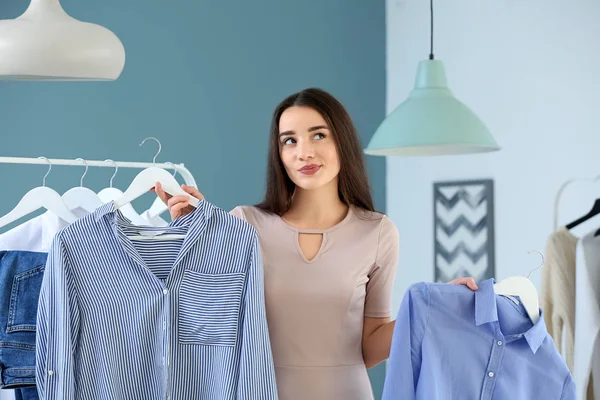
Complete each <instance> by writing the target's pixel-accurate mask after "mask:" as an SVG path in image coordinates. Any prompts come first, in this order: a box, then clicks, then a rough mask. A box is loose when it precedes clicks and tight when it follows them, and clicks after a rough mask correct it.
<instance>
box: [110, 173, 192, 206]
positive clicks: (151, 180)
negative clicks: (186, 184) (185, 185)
mask: <svg viewBox="0 0 600 400" xmlns="http://www.w3.org/2000/svg"><path fill="white" fill-rule="evenodd" d="M156 182H159V183H160V184H161V185H162V187H163V190H164V191H165V192H167V193H169V194H170V195H171V196H176V195H180V194H181V195H185V196H188V197H189V198H190V200H189V201H190V205H191V206H193V207H198V203H199V200H198V199H197V198H195V197H193V196H190V195H189V194H188V193H186V192H185V191H184V190H183V189H182V188H181V186H179V183H178V182H177V181H176V180H175V178H173V175H171V174H170V173H169V172H168V171H167V170H164V169H162V168H158V167H150V168H146V169H144V170H143V171H142V172H140V173H139V174H137V176H136V177H135V178H134V179H133V181H132V182H131V184H130V185H129V187H128V188H127V190H126V191H125V193H123V196H121V197H119V198H118V199H116V200H115V208H117V209H120V208H121V207H123V206H124V205H125V204H128V203H131V202H132V201H133V200H135V199H137V198H138V197H140V196H142V195H143V194H145V193H148V192H149V191H150V190H151V189H152V188H153V187H154V186H156Z"/></svg>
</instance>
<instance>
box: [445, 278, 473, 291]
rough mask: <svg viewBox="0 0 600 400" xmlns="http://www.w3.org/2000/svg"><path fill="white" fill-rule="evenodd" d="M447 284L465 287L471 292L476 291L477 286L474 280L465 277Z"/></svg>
mask: <svg viewBox="0 0 600 400" xmlns="http://www.w3.org/2000/svg"><path fill="white" fill-rule="evenodd" d="M448 283H451V284H453V285H465V286H467V287H468V288H469V289H471V290H477V289H478V288H477V284H476V283H475V279H473V278H471V277H467V278H456V279H454V280H453V281H450V282H448Z"/></svg>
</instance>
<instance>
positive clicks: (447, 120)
mask: <svg viewBox="0 0 600 400" xmlns="http://www.w3.org/2000/svg"><path fill="white" fill-rule="evenodd" d="M430 12H431V51H430V53H429V60H423V61H421V62H420V63H419V68H418V71H417V77H416V79H415V85H414V89H413V90H412V91H411V92H410V95H409V96H408V98H407V99H406V100H405V101H404V102H403V103H401V104H400V105H399V106H398V107H396V109H395V110H394V111H392V113H391V114H390V115H388V116H387V118H386V119H385V120H384V121H383V122H382V123H381V125H380V126H379V127H378V128H377V131H375V134H374V135H373V137H372V139H371V141H370V142H369V145H368V146H367V148H366V149H365V150H364V152H365V153H366V154H369V155H375V156H437V155H451V154H472V153H487V152H491V151H496V150H499V149H500V147H499V146H498V144H497V143H496V141H495V140H494V138H493V136H492V134H491V133H490V132H489V130H488V129H487V127H486V126H485V124H484V123H483V122H482V121H481V120H480V119H479V118H478V117H477V115H475V114H474V113H473V112H472V111H471V110H470V109H469V108H468V107H467V106H466V105H464V104H463V103H462V102H460V101H459V100H458V99H457V98H456V97H454V95H453V94H452V92H451V91H450V89H449V88H448V85H447V82H446V72H445V70H444V64H443V63H442V62H441V61H439V60H434V56H433V0H431V1H430Z"/></svg>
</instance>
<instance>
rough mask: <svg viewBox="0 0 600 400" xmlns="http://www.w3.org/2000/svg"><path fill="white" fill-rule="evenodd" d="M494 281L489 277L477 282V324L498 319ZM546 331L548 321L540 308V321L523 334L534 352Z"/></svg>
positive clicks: (540, 343) (544, 337)
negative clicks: (545, 320)
mask: <svg viewBox="0 0 600 400" xmlns="http://www.w3.org/2000/svg"><path fill="white" fill-rule="evenodd" d="M494 283H495V280H494V279H488V280H485V281H483V282H480V283H478V284H477V286H478V289H477V290H476V291H475V324H476V325H477V326H479V325H483V324H487V323H489V322H497V321H498V307H497V305H496V293H495V292H494ZM546 333H547V330H546V323H545V322H544V316H543V314H542V311H541V310H540V318H539V319H538V321H537V322H536V323H535V325H533V327H531V328H530V329H529V330H528V331H527V332H525V334H524V335H523V336H525V340H527V343H528V344H529V348H530V349H531V351H532V352H533V353H534V354H535V353H536V352H537V350H538V349H539V348H540V346H541V345H542V343H543V342H544V339H546Z"/></svg>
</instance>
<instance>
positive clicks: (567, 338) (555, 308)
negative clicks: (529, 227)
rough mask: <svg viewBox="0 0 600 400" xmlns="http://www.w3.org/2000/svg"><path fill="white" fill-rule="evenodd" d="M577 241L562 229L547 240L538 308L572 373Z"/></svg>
mask: <svg viewBox="0 0 600 400" xmlns="http://www.w3.org/2000/svg"><path fill="white" fill-rule="evenodd" d="M577 241H578V238H577V237H576V236H575V235H573V234H572V233H571V232H569V230H568V229H567V228H566V227H564V226H563V227H560V228H558V229H557V230H556V231H554V232H553V233H552V234H551V235H550V236H549V237H548V240H547V242H546V252H545V258H544V260H545V262H544V268H542V291H541V294H540V297H541V299H540V307H541V308H542V310H543V313H544V321H545V323H546V327H547V329H548V333H549V334H550V336H552V338H553V339H554V343H555V344H556V347H557V349H558V351H559V353H560V354H561V355H562V356H563V357H564V358H565V362H566V364H567V367H568V368H569V370H570V371H571V373H573V364H574V342H575V282H576V269H575V265H576V262H577ZM563 330H564V338H563Z"/></svg>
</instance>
